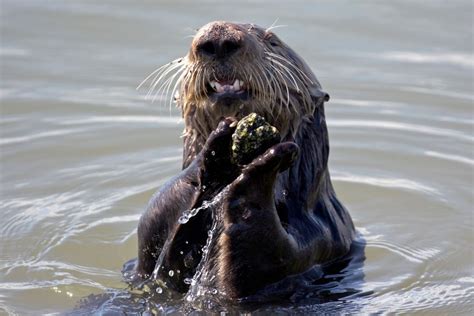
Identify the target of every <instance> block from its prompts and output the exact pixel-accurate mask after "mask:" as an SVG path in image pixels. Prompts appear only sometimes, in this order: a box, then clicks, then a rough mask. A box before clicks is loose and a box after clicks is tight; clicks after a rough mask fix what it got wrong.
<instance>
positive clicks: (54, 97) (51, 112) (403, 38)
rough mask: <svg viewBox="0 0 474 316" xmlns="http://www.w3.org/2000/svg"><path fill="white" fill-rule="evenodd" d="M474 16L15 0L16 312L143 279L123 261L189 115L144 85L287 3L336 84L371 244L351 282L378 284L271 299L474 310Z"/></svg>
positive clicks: (0, 230)
mask: <svg viewBox="0 0 474 316" xmlns="http://www.w3.org/2000/svg"><path fill="white" fill-rule="evenodd" d="M472 14H473V8H472V2H470V1H452V2H448V1H430V2H427V1H421V0H419V1H396V2H395V1H388V0H387V1H377V2H375V1H374V2H358V3H355V2H350V1H338V2H333V1H322V2H318V3H317V4H309V3H307V2H305V1H294V2H291V4H290V3H287V2H286V1H282V2H281V3H278V4H267V3H266V2H265V1H258V2H255V3H252V2H236V3H234V4H228V5H225V6H223V5H221V3H220V2H219V4H218V2H212V1H205V2H202V3H200V4H197V3H196V4H190V3H187V2H182V1H160V2H159V3H158V2H156V1H146V2H141V3H137V2H135V1H131V0H128V1H125V0H122V1H116V0H114V1H112V0H109V1H80V2H79V1H76V2H72V1H42V2H39V1H33V0H30V1H25V0H15V1H14V0H5V1H2V4H1V19H0V23H1V49H0V57H1V83H0V97H1V118H0V128H1V129H0V132H1V141H0V154H1V165H0V167H1V216H2V220H1V225H0V236H1V241H0V313H1V310H2V309H3V311H5V312H10V313H18V314H38V313H56V312H59V313H64V312H68V311H72V310H73V309H74V307H75V306H77V305H78V302H79V301H80V300H81V299H83V298H84V297H87V296H88V295H90V294H103V293H106V294H107V295H117V293H127V292H126V291H125V290H124V289H125V288H126V284H125V283H124V282H123V281H122V276H121V273H120V270H121V268H122V264H123V263H124V262H126V261H127V260H128V259H130V258H133V257H135V256H136V252H137V245H136V243H137V241H136V226H137V221H138V218H139V216H140V214H141V212H142V211H143V210H144V207H145V205H146V203H147V201H148V199H149V197H150V196H151V195H152V193H153V192H154V190H155V189H156V188H157V187H159V186H160V185H161V184H162V183H163V182H164V181H166V180H167V179H168V178H169V177H171V176H172V175H175V174H176V173H177V172H178V170H179V168H180V160H181V139H180V137H179V135H180V132H181V130H182V127H183V124H182V122H180V119H179V112H178V111H176V110H175V109H168V107H167V106H163V105H160V104H164V102H161V103H160V101H164V100H157V102H155V103H153V104H152V103H150V102H148V101H146V100H144V92H143V91H141V92H140V91H139V92H137V91H136V90H135V87H136V86H137V85H138V83H140V81H141V80H142V79H143V78H144V77H145V76H146V75H147V74H148V73H149V72H151V71H152V70H153V69H155V68H156V66H159V65H161V64H164V63H166V62H167V61H169V60H171V59H174V58H176V57H179V56H180V55H184V54H185V53H186V51H187V47H188V45H189V42H190V38H189V36H190V35H192V34H193V33H194V29H195V28H196V27H199V26H201V25H203V24H205V23H206V22H208V21H211V20H215V19H226V20H233V21H248V22H256V23H257V24H260V25H264V26H265V25H268V26H269V25H271V24H272V23H273V22H274V21H275V20H276V19H277V18H279V20H278V22H277V24H281V25H287V26H286V27H281V28H279V29H277V30H276V32H277V33H278V34H279V35H280V36H281V37H282V38H283V39H284V40H285V41H286V42H287V43H289V44H290V45H291V46H292V47H293V48H294V49H295V50H296V51H298V52H299V53H300V54H301V55H302V56H303V57H304V58H305V59H306V61H307V62H308V64H310V65H311V67H312V68H313V69H314V71H315V72H316V74H317V76H318V77H319V79H320V81H321V82H322V84H323V87H324V88H325V90H326V91H327V92H329V93H330V94H331V97H332V98H331V101H330V102H329V103H328V104H327V107H326V109H327V121H328V126H329V133H330V140H331V156H330V167H331V172H332V176H333V181H334V184H335V187H336V190H337V192H338V195H339V197H340V198H341V200H342V201H343V202H344V204H345V205H346V206H347V207H348V209H349V210H350V212H351V214H352V216H353V218H354V221H355V224H356V226H357V228H358V230H359V232H361V233H362V235H363V236H364V238H365V240H366V243H367V244H366V248H365V255H366V259H365V262H364V263H363V265H362V266H358V267H356V268H355V269H354V270H353V271H356V272H354V273H355V274H358V275H360V274H363V278H362V279H361V278H359V279H358V280H357V281H354V282H353V283H350V282H351V281H350V279H349V281H348V282H349V283H350V284H349V285H351V286H354V287H357V288H358V290H359V291H360V292H361V293H365V295H359V296H356V297H352V298H350V297H349V298H348V299H344V300H335V301H331V302H325V303H324V302H321V303H320V304H316V303H315V302H314V301H307V302H303V303H300V304H299V305H297V306H295V305H292V304H283V305H281V306H278V305H277V306H266V307H261V308H260V310H261V311H264V312H265V311H266V312H277V311H279V312H285V311H286V312H288V311H299V312H300V313H311V312H313V313H314V312H331V311H338V312H341V313H351V312H357V313H361V314H365V313H377V312H395V313H400V312H409V313H414V312H427V313H437V314H469V312H471V311H472V309H473V297H474V294H473V292H474V277H473V275H474V273H473V272H474V269H473V261H474V254H473V248H472V243H473V239H474V233H473V202H474V201H473V189H472V188H473V182H474V172H473V165H474V156H473V148H474V147H473V140H474V139H473V138H474V136H473V121H474V116H473V114H474V113H473V99H474V97H473V94H472V90H473V70H474V58H473V56H472V53H473V51H472V50H473V42H472V41H473V37H472V36H473V34H472ZM95 297H97V296H95ZM130 302H133V300H132V301H127V302H126V303H123V305H122V306H121V305H120V300H116V304H115V305H114V306H110V305H103V306H102V309H101V311H103V312H107V310H109V311H116V312H117V311H119V310H120V309H121V308H122V309H126V308H132V307H133V308H134V310H135V311H139V310H140V308H141V307H140V306H141V305H140V304H141V303H140V302H138V301H137V302H138V303H137V304H136V305H135V306H130V304H131V303H130ZM132 305H133V304H132ZM89 308H90V306H89ZM162 308H163V310H167V309H166V306H164V307H163V306H162Z"/></svg>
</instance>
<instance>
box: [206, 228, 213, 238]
mask: <svg viewBox="0 0 474 316" xmlns="http://www.w3.org/2000/svg"><path fill="white" fill-rule="evenodd" d="M207 236H208V237H211V236H212V229H209V230H208V231H207Z"/></svg>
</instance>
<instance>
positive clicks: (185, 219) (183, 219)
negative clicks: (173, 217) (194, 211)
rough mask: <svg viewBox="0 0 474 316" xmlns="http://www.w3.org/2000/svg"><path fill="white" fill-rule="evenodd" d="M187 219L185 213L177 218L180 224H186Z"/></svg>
mask: <svg viewBox="0 0 474 316" xmlns="http://www.w3.org/2000/svg"><path fill="white" fill-rule="evenodd" d="M188 221H189V217H188V216H186V215H183V216H181V217H180V218H179V219H178V222H179V223H180V224H186V223H187V222H188Z"/></svg>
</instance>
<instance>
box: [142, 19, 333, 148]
mask: <svg viewBox="0 0 474 316" xmlns="http://www.w3.org/2000/svg"><path fill="white" fill-rule="evenodd" d="M147 81H149V82H150V86H151V88H150V92H149V95H155V96H156V95H159V94H161V93H163V92H164V93H165V94H166V95H169V93H170V92H171V94H172V95H175V98H174V99H175V100H176V102H177V105H178V107H179V108H181V110H182V115H183V118H184V122H185V130H184V137H185V142H186V147H189V146H190V147H193V148H194V150H193V151H192V152H193V154H192V153H190V155H191V156H192V155H194V154H195V153H197V152H198V151H199V150H200V148H201V147H202V145H203V144H204V142H205V140H206V139H207V137H208V136H209V134H210V133H211V132H212V131H213V130H214V129H215V128H216V127H217V125H218V123H219V121H220V119H221V118H222V117H229V116H232V117H235V118H237V119H241V118H242V117H244V116H246V115H248V114H250V113H253V112H255V113H257V114H259V115H260V116H262V117H264V118H265V120H266V121H267V122H268V123H270V124H271V125H272V126H275V127H276V128H277V129H278V130H279V131H280V135H281V137H282V139H285V138H287V139H291V136H294V135H293V134H294V133H295V131H296V130H297V129H298V126H299V124H300V123H301V122H302V119H303V118H304V117H308V116H309V117H311V116H312V115H313V113H314V110H315V108H316V107H317V102H315V98H320V97H321V96H323V95H324V93H322V92H321V90H320V89H321V86H320V85H319V82H318V81H317V79H316V77H315V76H314V74H313V73H312V71H311V70H310V68H309V67H308V66H307V65H306V63H305V62H304V61H303V60H302V59H301V58H300V57H299V56H298V55H297V54H296V53H295V52H294V51H293V50H292V49H291V48H290V47H288V45H286V44H285V43H284V42H283V41H281V40H280V39H279V38H278V37H277V36H276V35H275V34H274V33H273V32H271V31H270V30H269V29H264V28H261V27H259V26H256V25H254V24H237V23H230V22H223V21H216V22H211V23H209V24H207V25H205V26H203V27H202V28H201V29H199V30H198V32H197V33H196V35H195V36H194V38H193V41H192V44H191V47H190V49H189V52H188V54H187V55H186V56H184V57H182V58H179V59H176V60H174V61H172V62H170V63H169V64H167V65H164V66H163V67H160V68H158V69H157V70H155V71H154V72H153V73H152V74H151V75H150V76H149V77H148V78H147V79H145V81H144V82H147ZM142 84H143V83H142ZM175 92H176V93H175Z"/></svg>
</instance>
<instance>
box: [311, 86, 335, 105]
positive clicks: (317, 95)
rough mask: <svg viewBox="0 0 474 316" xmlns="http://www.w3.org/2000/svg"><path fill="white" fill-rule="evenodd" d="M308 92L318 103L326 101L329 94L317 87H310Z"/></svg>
mask: <svg viewBox="0 0 474 316" xmlns="http://www.w3.org/2000/svg"><path fill="white" fill-rule="evenodd" d="M309 93H310V94H311V96H312V97H313V98H314V99H315V100H318V101H317V103H319V102H320V101H322V102H327V101H329V99H330V96H329V94H328V93H326V92H324V91H323V90H320V89H319V88H312V89H311V88H310V90H309Z"/></svg>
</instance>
